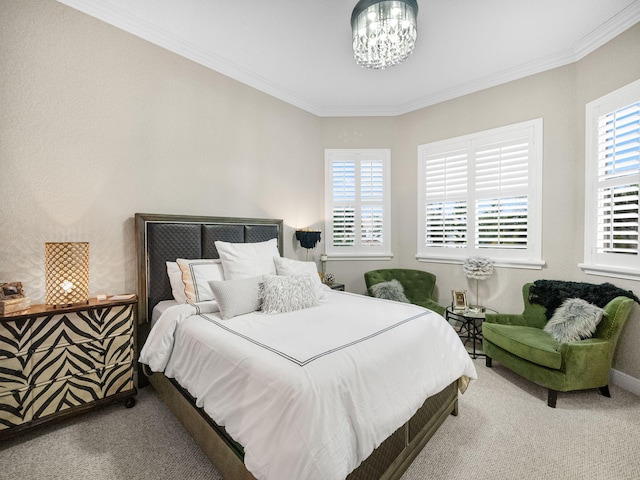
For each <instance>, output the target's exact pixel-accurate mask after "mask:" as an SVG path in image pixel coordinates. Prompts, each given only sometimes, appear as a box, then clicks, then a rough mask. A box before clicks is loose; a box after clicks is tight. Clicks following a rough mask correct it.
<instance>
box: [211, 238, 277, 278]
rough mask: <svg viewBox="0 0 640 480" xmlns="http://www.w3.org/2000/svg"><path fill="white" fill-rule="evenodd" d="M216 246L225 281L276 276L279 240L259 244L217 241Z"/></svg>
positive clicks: (273, 239)
mask: <svg viewBox="0 0 640 480" xmlns="http://www.w3.org/2000/svg"><path fill="white" fill-rule="evenodd" d="M215 245H216V249H217V250H218V255H219V256H220V260H221V261H222V268H223V270H224V278H225V280H237V279H239V278H249V277H256V276H259V275H275V274H276V265H275V263H274V262H273V258H274V257H279V256H280V252H279V251H278V239H277V238H272V239H271V240H268V241H266V242H257V243H229V242H221V241H217V242H215Z"/></svg>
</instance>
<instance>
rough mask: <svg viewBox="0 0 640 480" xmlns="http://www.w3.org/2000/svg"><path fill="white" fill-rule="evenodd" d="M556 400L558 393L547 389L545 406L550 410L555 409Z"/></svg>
mask: <svg viewBox="0 0 640 480" xmlns="http://www.w3.org/2000/svg"><path fill="white" fill-rule="evenodd" d="M557 400H558V392H557V391H555V390H551V389H549V396H548V397H547V405H549V406H550V407H551V408H556V401H557Z"/></svg>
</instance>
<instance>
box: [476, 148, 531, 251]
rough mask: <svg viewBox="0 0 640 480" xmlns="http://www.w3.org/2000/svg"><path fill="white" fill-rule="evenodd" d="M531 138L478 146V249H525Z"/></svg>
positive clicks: (527, 222) (527, 230) (527, 229)
mask: <svg viewBox="0 0 640 480" xmlns="http://www.w3.org/2000/svg"><path fill="white" fill-rule="evenodd" d="M530 152H531V141H530V139H529V138H528V137H521V138H514V139H511V140H504V141H501V142H496V143H491V144H487V145H483V146H478V147H476V150H475V170H476V176H475V178H476V181H475V191H476V202H475V213H476V225H475V227H476V235H475V246H476V248H477V249H483V248H487V249H488V248H498V249H526V248H527V243H528V232H529V209H528V204H529V198H528V194H527V192H528V187H529V161H530Z"/></svg>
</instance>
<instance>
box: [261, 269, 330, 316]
mask: <svg viewBox="0 0 640 480" xmlns="http://www.w3.org/2000/svg"><path fill="white" fill-rule="evenodd" d="M316 292H317V289H316V286H315V285H314V282H313V279H312V278H311V276H310V275H307V274H304V273H303V274H294V275H287V276H279V275H265V276H264V277H263V278H262V283H261V284H260V294H259V295H260V300H261V302H262V304H261V308H262V311H263V312H264V313H266V314H275V313H286V312H293V311H295V310H302V309H303V308H309V307H315V306H316V305H319V304H320V301H319V299H318V296H317V294H316Z"/></svg>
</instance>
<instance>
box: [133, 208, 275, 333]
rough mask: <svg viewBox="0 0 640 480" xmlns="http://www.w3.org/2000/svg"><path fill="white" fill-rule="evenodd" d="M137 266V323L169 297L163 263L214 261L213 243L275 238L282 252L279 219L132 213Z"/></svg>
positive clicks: (165, 268)
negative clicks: (133, 216) (200, 259)
mask: <svg viewBox="0 0 640 480" xmlns="http://www.w3.org/2000/svg"><path fill="white" fill-rule="evenodd" d="M135 230H136V252H137V260H138V262H137V265H138V323H146V322H147V319H150V318H151V312H152V310H153V307H154V306H155V305H156V304H157V303H158V302H159V301H161V300H170V299H172V298H173V295H172V293H171V285H170V284H169V277H168V276H167V267H166V262H168V261H170V262H174V261H175V260H176V258H189V259H193V258H218V252H217V250H216V247H215V245H214V242H215V241H217V240H220V241H224V242H233V243H254V242H265V241H267V240H271V239H272V238H277V239H278V249H279V250H280V255H282V253H283V251H282V248H283V242H282V239H283V236H282V220H275V219H258V218H226V217H199V216H185V215H158V214H148V213H136V214H135Z"/></svg>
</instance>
